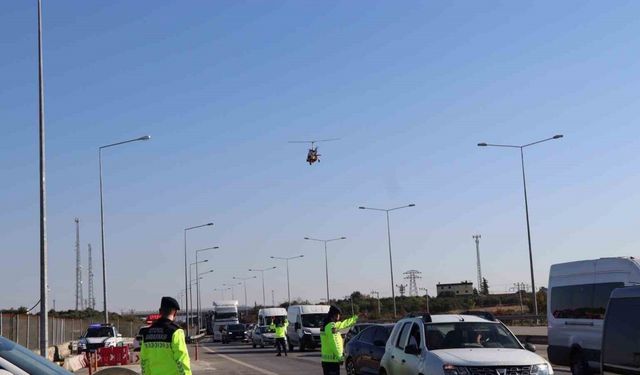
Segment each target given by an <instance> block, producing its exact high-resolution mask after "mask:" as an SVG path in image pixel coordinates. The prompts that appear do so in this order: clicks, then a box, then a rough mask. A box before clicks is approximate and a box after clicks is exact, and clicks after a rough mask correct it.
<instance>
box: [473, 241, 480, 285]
mask: <svg viewBox="0 0 640 375" xmlns="http://www.w3.org/2000/svg"><path fill="white" fill-rule="evenodd" d="M472 237H473V239H474V240H475V241H476V258H477V263H478V291H481V289H482V267H480V238H482V236H480V235H479V234H474V235H473V236H472ZM480 294H482V292H481V293H480Z"/></svg>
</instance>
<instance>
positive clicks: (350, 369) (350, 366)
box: [344, 358, 358, 375]
mask: <svg viewBox="0 0 640 375" xmlns="http://www.w3.org/2000/svg"><path fill="white" fill-rule="evenodd" d="M344 367H345V369H346V370H347V375H358V372H357V371H356V366H355V364H354V363H353V359H351V358H347V361H346V362H345V365H344Z"/></svg>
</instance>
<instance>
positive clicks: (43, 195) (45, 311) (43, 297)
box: [0, 0, 49, 358]
mask: <svg viewBox="0 0 640 375" xmlns="http://www.w3.org/2000/svg"><path fill="white" fill-rule="evenodd" d="M42 65H43V62H42V1H41V0H38V133H39V137H38V151H39V161H40V165H39V172H40V178H39V185H40V189H39V190H40V320H39V323H40V343H39V347H40V355H41V356H43V357H45V358H46V357H47V350H48V347H49V333H48V332H49V295H48V288H49V284H48V277H49V275H48V272H49V265H48V263H47V257H48V249H47V181H46V165H45V164H46V158H45V144H46V138H45V126H44V71H43V67H42ZM0 324H1V323H0ZM1 330H2V329H0V331H1Z"/></svg>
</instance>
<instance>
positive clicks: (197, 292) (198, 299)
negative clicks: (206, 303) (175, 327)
mask: <svg viewBox="0 0 640 375" xmlns="http://www.w3.org/2000/svg"><path fill="white" fill-rule="evenodd" d="M219 248H220V247H218V246H213V247H207V248H205V249H200V250H196V275H199V273H198V253H201V252H203V251H209V250H215V249H219ZM199 280H200V278H198V281H197V283H196V314H197V316H198V333H199V332H200V328H202V326H201V324H200V321H201V319H202V316H201V310H200V281H199Z"/></svg>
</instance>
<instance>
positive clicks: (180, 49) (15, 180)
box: [0, 0, 640, 310]
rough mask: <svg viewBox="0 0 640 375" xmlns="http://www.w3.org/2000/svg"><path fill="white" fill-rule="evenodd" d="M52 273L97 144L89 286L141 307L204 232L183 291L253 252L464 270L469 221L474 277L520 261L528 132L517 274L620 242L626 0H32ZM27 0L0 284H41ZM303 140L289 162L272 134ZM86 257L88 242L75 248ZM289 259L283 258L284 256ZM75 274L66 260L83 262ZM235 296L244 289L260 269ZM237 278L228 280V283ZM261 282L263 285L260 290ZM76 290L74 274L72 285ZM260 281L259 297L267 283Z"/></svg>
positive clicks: (310, 262) (635, 69) (16, 299)
mask: <svg viewBox="0 0 640 375" xmlns="http://www.w3.org/2000/svg"><path fill="white" fill-rule="evenodd" d="M44 3H45V4H44V28H45V33H44V47H45V49H44V58H45V75H46V87H45V90H46V122H47V157H48V160H47V162H48V165H47V168H48V170H47V172H48V174H47V178H48V181H47V182H48V201H49V204H48V212H49V217H48V219H49V222H48V223H49V226H48V230H49V251H50V253H49V254H50V260H51V262H50V276H51V278H50V284H51V288H52V295H53V297H54V298H55V299H56V303H57V307H59V308H70V307H72V305H73V301H74V277H75V275H74V266H75V256H74V235H75V234H74V222H73V218H74V217H76V216H77V217H79V218H80V220H81V241H82V249H83V250H86V244H87V243H88V242H90V243H92V244H93V248H94V250H95V258H96V259H95V262H94V267H95V271H96V294H97V297H98V300H97V303H98V306H101V303H102V298H101V287H102V283H101V277H100V273H99V269H100V262H99V259H98V255H99V253H98V250H99V201H98V169H97V167H98V159H97V148H98V146H100V145H104V144H107V143H111V142H116V141H120V140H125V139H129V138H132V137H137V136H141V135H144V134H150V135H151V136H152V137H153V139H152V140H151V141H150V142H145V143H135V144H130V145H127V146H123V147H120V148H117V149H116V148H114V149H111V150H108V151H107V152H106V153H105V155H104V159H105V160H104V161H105V169H104V174H105V215H106V233H107V259H108V278H109V280H110V285H109V286H110V296H111V297H110V307H111V308H112V309H113V310H121V309H128V308H156V307H157V305H158V301H159V298H160V296H162V295H174V296H175V295H176V294H177V293H178V290H179V289H180V288H182V286H183V283H184V279H183V258H182V256H183V255H182V254H183V253H182V251H183V243H182V233H183V231H182V229H183V228H185V227H187V226H192V225H197V224H200V223H203V222H207V221H210V220H212V221H215V223H216V226H215V228H214V229H203V230H198V231H193V232H191V234H190V237H189V239H190V248H191V250H193V249H195V248H202V247H208V246H211V245H220V246H221V250H219V251H218V252H217V253H215V254H213V253H212V254H211V255H210V256H209V259H210V263H209V265H211V266H212V268H213V269H215V273H214V274H213V275H210V276H207V277H206V279H205V280H204V281H203V287H204V288H205V293H204V295H203V299H204V301H205V302H206V303H207V304H209V303H210V301H211V300H212V299H213V298H214V294H213V292H212V291H211V290H212V289H213V288H218V287H220V286H221V284H222V283H228V282H230V281H231V278H232V277H233V276H234V275H237V276H245V275H249V272H247V269H248V268H250V267H256V268H257V267H267V266H271V265H277V266H279V267H280V268H279V269H278V270H277V271H276V272H272V273H270V274H267V280H266V282H267V290H268V291H270V290H271V289H274V290H275V294H276V299H277V301H278V302H282V301H283V300H284V299H285V298H286V283H285V273H284V269H283V268H282V266H283V264H278V263H274V262H272V261H271V260H270V259H269V256H270V255H279V256H290V255H297V254H304V255H305V258H304V259H303V260H300V261H296V263H295V264H296V266H295V267H294V268H292V270H291V278H292V282H293V284H292V294H293V295H294V296H296V297H297V296H302V297H305V298H309V299H311V300H318V299H320V298H321V297H323V296H324V263H323V262H324V259H323V256H322V247H321V245H320V244H317V243H312V242H307V241H304V240H303V237H305V236H315V237H333V236H347V237H348V240H346V241H342V242H340V243H334V244H331V246H330V249H329V262H330V279H331V288H332V296H335V297H341V296H344V295H347V294H349V293H350V292H352V291H354V290H359V291H361V292H364V293H368V292H370V291H371V290H372V289H378V290H380V292H381V293H382V294H383V295H389V294H390V286H389V281H388V255H387V248H386V228H385V221H384V216H383V215H382V214H378V213H375V212H364V211H360V210H357V209H356V207H357V206H359V205H369V206H378V207H385V206H396V205H402V204H406V203H415V204H416V205H417V206H416V207H415V208H413V209H407V210H404V211H399V212H396V213H394V214H393V217H392V235H393V244H394V261H395V271H396V278H397V280H398V281H399V279H400V276H401V273H402V272H404V271H406V270H408V269H414V268H415V269H418V270H420V271H422V272H423V277H424V278H423V279H422V280H421V282H420V286H423V287H425V286H426V287H428V288H429V289H430V290H433V291H435V284H436V283H437V282H457V281H461V280H472V281H475V277H476V274H475V252H474V251H475V249H474V243H473V240H472V238H471V236H472V235H473V234H475V233H480V234H482V242H481V247H482V258H483V271H484V274H485V276H486V278H487V279H488V280H489V282H490V284H491V287H492V289H493V290H495V291H504V290H505V289H506V288H508V287H509V286H511V285H512V284H513V283H514V282H518V281H525V282H529V271H528V256H527V246H526V230H525V222H524V207H523V200H522V182H521V175H520V169H519V168H520V166H519V158H518V152H517V150H507V149H481V148H478V147H476V143H478V142H481V141H489V142H496V143H526V142H529V141H532V140H537V139H540V138H544V137H547V136H551V135H553V134H556V133H562V134H565V138H564V139H563V140H560V141H556V142H550V143H547V144H544V145H540V146H538V147H536V148H532V149H530V150H528V151H527V154H526V162H527V163H528V164H527V165H528V169H527V171H528V181H529V193H530V195H529V198H530V208H531V220H532V235H533V248H534V260H535V266H536V277H537V280H538V284H539V285H546V278H547V275H548V268H549V265H551V264H553V263H556V262H561V261H568V260H576V259H585V258H594V257H602V256H617V255H634V254H636V255H637V252H638V250H637V249H638V244H639V242H640V240H639V239H638V236H637V222H638V211H639V209H640V204H639V198H640V192H639V191H640V190H638V186H639V185H640V176H639V173H638V163H637V151H638V150H639V149H640V138H639V137H638V130H639V129H640V128H639V126H638V115H639V111H638V108H640V106H639V104H640V97H639V96H638V77H640V65H639V64H638V61H640V52H639V51H640V49H639V47H640V46H639V42H638V37H637V36H638V35H640V26H639V25H638V22H637V14H638V13H639V12H640V3H638V2H633V1H617V2H604V1H600V2H584V1H563V2H556V1H535V2H533V1H529V2H513V1H491V2H487V1H484V2H473V1H432V2H410V1H406V2H402V3H401V4H400V3H398V2H390V1H389V2H376V1H348V2H333V1H322V2H317V1H291V2H274V1H270V2H267V1H262V2H258V1H247V2H244V1H235V0H233V1H215V2H214V1H194V2H188V3H185V2H169V1H154V2H131V1H108V2H104V1H92V2H91V1H90V2H78V1H55V2H54V1H45V2H44ZM34 4H35V1H30V2H27V1H19V2H3V3H2V4H0V35H1V36H0V40H1V46H2V58H0V126H1V134H2V136H1V137H0V249H1V252H2V257H3V261H2V262H1V266H0V267H1V271H0V296H2V297H1V299H0V306H3V307H4V306H18V305H25V306H27V305H29V306H30V305H33V304H34V303H35V301H36V300H37V299H38V277H39V276H38V178H37V177H38V164H37V160H38V159H37V75H36V73H37V70H36V69H37V65H36V56H37V54H36V53H37V50H36V8H35V5H34ZM330 137H340V138H342V139H341V140H340V141H338V142H333V143H327V144H321V145H320V151H321V153H322V154H323V160H322V162H321V163H320V164H317V165H314V166H312V167H310V166H308V165H307V164H306V163H305V162H304V160H305V156H306V148H305V146H304V145H293V144H288V143H287V141H288V140H292V139H309V138H311V139H313V138H330ZM83 260H84V262H85V263H86V252H83ZM292 265H293V263H292ZM85 283H86V275H85ZM249 287H250V290H249V299H250V301H256V300H257V301H260V300H261V289H260V284H259V282H251V283H250V284H249ZM237 292H238V291H237ZM268 294H269V295H270V293H269V292H268ZM85 296H86V291H85ZM268 300H270V298H268Z"/></svg>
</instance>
